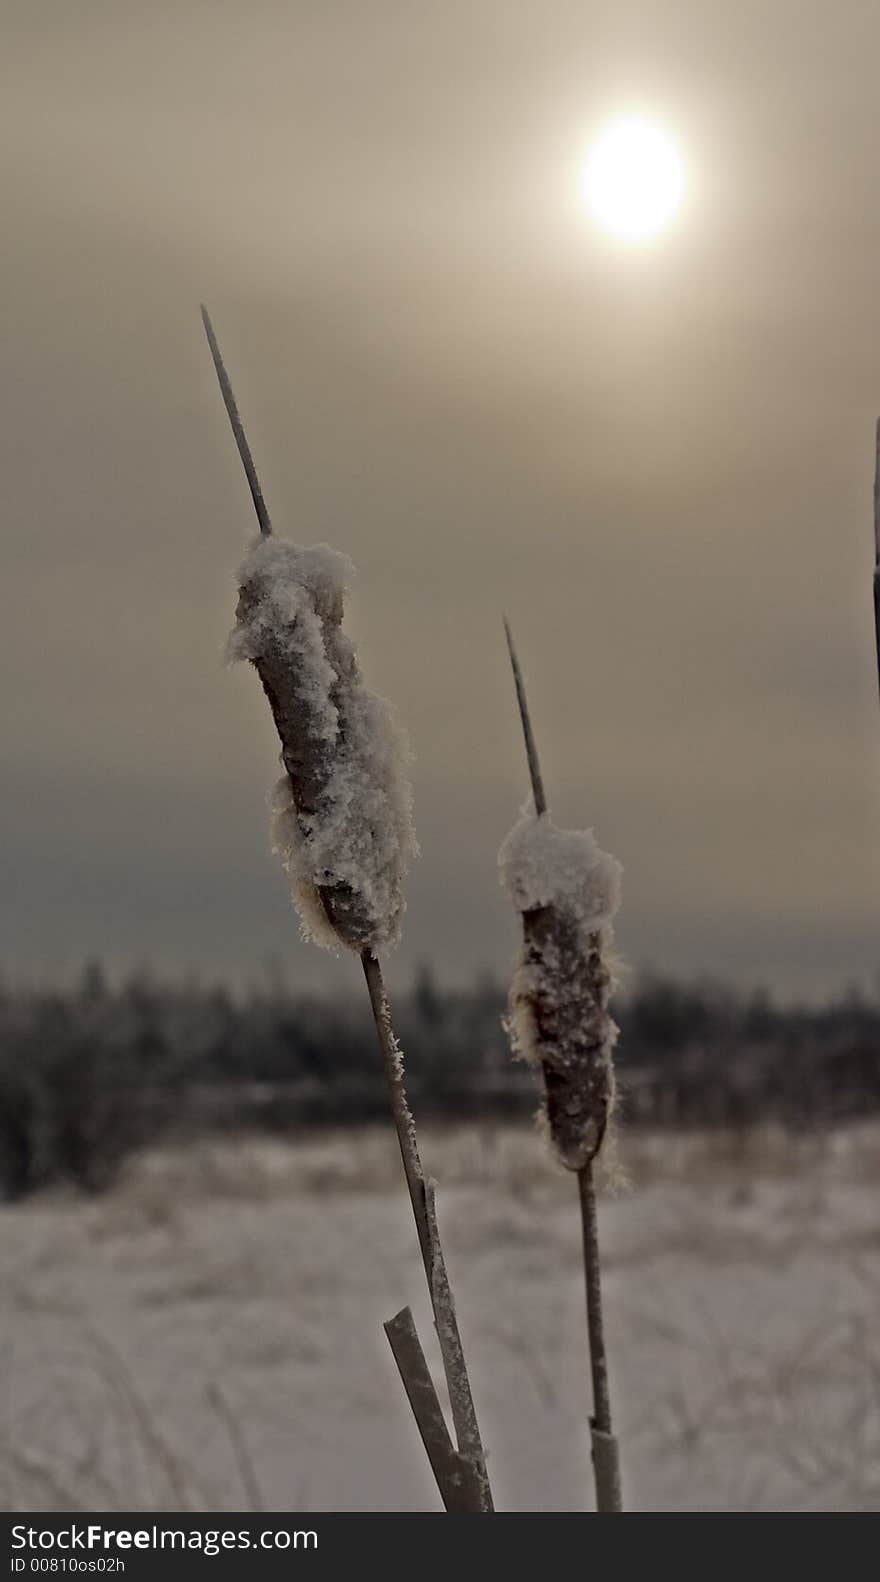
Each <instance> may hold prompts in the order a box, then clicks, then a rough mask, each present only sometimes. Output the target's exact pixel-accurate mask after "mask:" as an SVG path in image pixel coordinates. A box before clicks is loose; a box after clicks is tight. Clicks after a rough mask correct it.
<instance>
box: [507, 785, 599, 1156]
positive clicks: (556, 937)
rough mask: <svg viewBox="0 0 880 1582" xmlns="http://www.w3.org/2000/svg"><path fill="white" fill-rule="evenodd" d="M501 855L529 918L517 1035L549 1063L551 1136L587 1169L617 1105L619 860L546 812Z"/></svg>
mask: <svg viewBox="0 0 880 1582" xmlns="http://www.w3.org/2000/svg"><path fill="white" fill-rule="evenodd" d="M498 861H499V865H500V869H501V882H502V884H503V885H504V888H505V889H506V891H507V893H508V895H509V896H510V899H511V901H512V902H513V904H514V906H515V907H516V909H517V911H518V912H520V913H521V915H522V923H523V943H522V949H521V951H520V955H519V959H518V961H517V964H516V968H515V970H514V975H513V981H512V984H511V989H510V1015H509V1019H508V1031H509V1033H510V1037H511V1043H512V1045H513V1049H514V1052H515V1053H516V1054H518V1055H520V1056H522V1058H523V1059H525V1060H527V1061H528V1062H529V1063H530V1064H531V1065H533V1066H536V1067H538V1068H539V1069H540V1070H541V1071H542V1072H543V1076H544V1115H545V1120H546V1125H547V1129H548V1132H549V1135H550V1138H551V1140H552V1142H553V1145H554V1147H555V1148H556V1151H557V1153H558V1155H559V1158H560V1159H561V1161H562V1163H563V1164H564V1165H566V1166H567V1168H568V1169H569V1170H580V1169H582V1168H583V1166H584V1165H586V1164H588V1163H589V1162H590V1160H591V1159H593V1158H595V1156H596V1154H597V1152H598V1150H599V1148H600V1146H601V1143H602V1139H603V1137H604V1135H605V1129H606V1126H607V1124H608V1120H609V1118H610V1115H611V1111H612V1108H613V1104H614V1070H613V1066H612V1059H611V1057H612V1052H613V1049H614V1044H615V1041H616V1039H617V1027H616V1026H615V1024H614V1022H613V1021H612V1019H611V1016H610V1014H609V1012H608V999H609V995H610V992H611V987H612V977H611V970H610V966H609V954H610V946H611V919H612V917H613V915H614V913H615V911H616V910H617V906H618V903H619V899H620V875H621V868H620V864H619V863H618V862H616V861H615V859H614V858H613V857H609V856H608V855H607V853H606V852H603V851H600V849H599V847H598V846H597V844H596V841H595V839H594V837H593V832H592V830H584V831H577V830H563V829H557V827H556V825H555V824H553V823H552V822H551V819H550V817H549V814H547V813H546V812H542V813H540V814H535V813H532V812H528V813H525V814H524V815H523V816H522V818H521V819H520V820H519V822H518V823H517V824H516V825H515V826H514V828H513V829H512V830H511V832H510V834H509V835H508V837H507V839H506V840H505V842H504V844H503V846H502V847H501V851H500V853H499V858H498Z"/></svg>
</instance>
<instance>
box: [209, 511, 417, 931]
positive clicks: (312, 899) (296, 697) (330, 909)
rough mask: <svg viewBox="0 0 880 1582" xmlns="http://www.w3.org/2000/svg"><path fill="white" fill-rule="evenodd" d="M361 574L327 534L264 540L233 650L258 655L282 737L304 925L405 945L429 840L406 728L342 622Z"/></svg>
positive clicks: (288, 837)
mask: <svg viewBox="0 0 880 1582" xmlns="http://www.w3.org/2000/svg"><path fill="white" fill-rule="evenodd" d="M353 573H354V568H353V567H352V565H351V562H350V561H349V560H348V559H346V557H345V556H344V555H340V554H338V553H337V551H336V550H334V549H330V548H328V547H327V545H325V544H318V545H316V546H315V547H314V548H311V549H301V548H299V547H298V546H297V545H295V544H291V543H289V542H287V541H285V540H284V539H281V538H278V537H277V536H276V535H275V534H266V535H264V536H262V537H260V538H259V539H258V540H257V541H256V543H255V544H254V546H253V547H252V549H251V551H250V553H249V554H248V556H247V558H246V559H245V561H244V562H243V564H242V566H241V568H240V572H239V585H240V593H239V600H238V609H237V611H236V624H235V628H234V630H233V632H232V635H231V637H230V640H229V657H230V658H231V659H248V660H250V661H251V663H252V664H253V666H254V668H255V669H256V671H257V674H258V675H259V677H260V680H261V682H262V684H263V690H264V692H265V694H266V697H267V698H268V700H269V704H270V707H271V709H272V714H273V717H274V720H275V725H276V728H277V730H278V735H279V737H280V739H281V758H282V762H283V764H284V769H285V774H284V776H283V778H282V780H281V781H280V782H279V784H278V786H277V788H276V792H275V813H274V819H273V835H274V846H275V850H276V851H277V852H278V853H279V855H280V856H281V858H282V860H283V862H284V865H285V868H286V869H287V872H288V874H289V876H290V879H291V885H292V889H293V895H294V900H295V902H296V906H297V909H298V911H299V914H300V919H301V922H302V927H303V932H304V933H305V934H307V935H308V936H309V937H310V938H312V939H314V940H315V941H316V942H317V943H318V944H321V945H325V946H328V947H329V948H331V949H332V948H335V947H336V946H337V945H338V944H339V943H342V944H345V945H348V946H349V947H350V948H351V949H352V950H357V951H364V950H370V951H373V952H374V953H376V952H378V951H379V950H380V949H382V948H385V947H388V946H392V945H394V944H396V943H397V940H398V938H399V934H400V923H401V916H402V913H403V909H404V904H405V903H404V898H403V880H404V876H405V874H406V871H407V868H408V866H409V863H410V862H411V860H412V858H413V857H414V856H415V855H416V853H417V849H418V848H417V846H416V840H415V834H414V831H413V824H412V793H411V789H410V786H409V783H408V781H407V779H406V774H405V768H406V764H407V762H408V760H409V750H408V747H407V743H406V739H405V737H404V735H403V732H402V730H401V728H400V726H399V725H398V724H397V722H396V720H395V718H394V714H393V711H392V709H391V705H390V704H389V703H387V702H386V700H385V699H384V698H380V697H378V696H377V695H376V694H375V693H374V692H370V691H369V689H368V688H367V687H365V685H364V683H363V680H362V678H361V674H360V668H359V665H358V661H357V655H356V653H355V650H354V647H353V645H352V643H351V642H350V640H349V639H348V638H347V637H346V635H345V633H344V632H343V630H342V614H343V600H344V596H345V593H346V590H347V588H348V586H349V583H350V580H351V578H352V576H353Z"/></svg>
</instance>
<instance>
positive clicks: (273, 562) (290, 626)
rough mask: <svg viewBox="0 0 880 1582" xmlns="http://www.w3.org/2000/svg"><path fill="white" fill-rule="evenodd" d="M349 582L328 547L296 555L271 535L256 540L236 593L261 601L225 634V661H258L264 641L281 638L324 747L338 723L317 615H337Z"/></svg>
mask: <svg viewBox="0 0 880 1582" xmlns="http://www.w3.org/2000/svg"><path fill="white" fill-rule="evenodd" d="M354 576H355V570H354V566H353V565H352V562H351V561H350V560H349V558H348V556H347V555H342V554H340V553H339V551H338V550H336V549H331V548H330V545H329V544H314V545H312V547H311V548H310V549H300V547H299V545H297V544H291V543H290V542H289V540H287V539H285V538H279V537H278V536H277V535H276V534H275V533H272V534H269V535H268V536H266V537H263V536H262V535H261V536H260V537H259V538H258V539H257V540H256V542H255V543H254V544H253V546H252V547H251V549H250V551H249V553H248V554H247V555H246V556H245V559H244V560H243V561H242V563H241V565H240V567H239V570H238V582H239V587H242V588H243V587H246V586H249V585H250V586H254V585H259V588H260V598H259V601H258V602H256V603H255V604H254V606H253V608H252V609H251V610H249V612H248V615H247V618H246V619H245V620H237V621H236V623H235V626H234V627H233V629H232V631H231V632H230V634H229V639H228V641H227V644H226V658H227V661H228V662H229V663H230V664H232V663H234V662H235V661H236V660H239V659H251V660H255V659H259V657H260V654H261V653H262V652H263V649H264V647H265V644H266V642H267V640H270V639H272V638H273V637H277V636H278V635H279V634H281V633H283V634H284V642H285V646H286V648H287V652H288V655H289V657H290V662H291V664H292V665H294V666H295V667H296V670H297V676H298V688H299V690H300V691H305V692H306V695H307V700H308V702H309V703H310V704H311V706H312V707H313V709H314V711H315V722H316V724H317V727H318V728H319V729H320V732H321V735H322V737H323V739H324V740H325V741H327V742H333V741H335V739H336V735H337V731H338V724H339V721H338V710H337V708H336V706H335V704H334V703H333V701H332V699H331V697H330V692H331V689H332V687H333V685H334V682H335V681H336V671H335V670H334V668H333V665H332V664H331V662H330V659H329V658H328V656H327V653H326V646H325V634H324V619H322V615H324V614H325V613H326V612H329V611H331V610H335V609H337V608H338V609H339V610H341V607H342V600H343V599H344V597H345V594H346V593H347V592H348V589H349V588H350V587H351V584H352V582H353V581H354ZM319 612H320V613H319Z"/></svg>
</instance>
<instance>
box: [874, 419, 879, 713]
mask: <svg viewBox="0 0 880 1582" xmlns="http://www.w3.org/2000/svg"><path fill="white" fill-rule="evenodd" d="M874 636H875V642H877V682H878V685H880V418H878V419H877V432H875V449H874Z"/></svg>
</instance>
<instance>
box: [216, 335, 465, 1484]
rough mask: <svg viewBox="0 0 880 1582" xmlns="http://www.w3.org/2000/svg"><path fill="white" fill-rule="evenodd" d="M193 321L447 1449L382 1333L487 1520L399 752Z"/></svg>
mask: <svg viewBox="0 0 880 1582" xmlns="http://www.w3.org/2000/svg"><path fill="white" fill-rule="evenodd" d="M202 318H203V322H204V325H205V330H206V333H207V336H208V342H209V345H210V347H211V354H212V356H213V359H214V366H215V368H216V370H217V376H218V379H219V382H220V389H221V392H222V394H223V400H224V402H225V405H226V410H227V412H228V414H229V419H230V422H231V424H232V430H233V433H234V435H235V440H236V444H237V445H238V449H239V453H240V455H241V458H242V462H243V464H244V468H245V472H246V474H247V479H248V483H249V485H250V489H251V494H252V496H253V500H254V507H255V509H256V512H257V517H258V520H259V524H260V537H259V538H258V539H257V541H256V543H255V544H254V545H253V546H252V548H251V550H250V552H249V554H248V555H247V557H246V559H245V560H244V562H243V564H242V566H241V568H240V572H239V599H238V608H237V611H236V621H235V627H234V629H233V632H232V635H231V637H230V641H229V645H228V654H229V657H230V658H231V659H245V660H249V661H250V662H251V663H252V664H253V666H254V669H255V670H256V671H257V674H258V675H259V678H260V681H261V683H262V686H263V691H264V692H265V694H266V697H267V699H268V702H269V706H270V708H271V710H272V716H273V719H274V721H275V726H276V729H277V731H278V736H279V739H280V742H281V759H282V763H283V765H284V771H285V772H284V775H283V777H282V779H281V781H280V782H279V784H278V786H277V787H276V791H275V813H274V819H273V834H274V845H275V849H276V850H277V851H278V852H279V854H280V856H281V858H282V860H283V862H284V865H285V867H286V869H287V872H288V874H289V876H290V879H291V884H292V888H293V895H294V901H295V903H296V906H297V908H298V910H299V913H300V919H301V923H302V926H303V931H304V932H305V934H306V935H307V936H308V937H309V938H311V939H313V940H314V941H315V942H316V943H318V944H320V945H325V946H328V947H330V948H335V947H336V946H337V945H339V944H342V945H345V946H347V947H348V948H349V949H350V950H353V951H356V952H357V953H358V954H359V956H360V959H361V963H362V966H363V970H364V976H365V978H366V984H367V990H368V993H369V997H370V1005H371V1008H372V1012H373V1019H374V1022H375V1026H376V1034H377V1038H378V1042H379V1048H380V1051H381V1054H382V1059H383V1064H384V1068H385V1077H386V1081H387V1085H388V1093H389V1100H390V1105H391V1113H392V1117H393V1120H394V1125H395V1129H396V1132H397V1140H398V1144H399V1147H400V1153H401V1159H402V1162H403V1169H404V1175H405V1178H406V1184H407V1188H408V1191H409V1196H410V1201H411V1204H412V1210H413V1217H414V1219H415V1224H416V1231H417V1234H418V1239H419V1247H420V1251H421V1254H422V1261H423V1263H424V1267H425V1275H426V1278H427V1281H428V1290H429V1294H430V1298H431V1305H432V1308H433V1311H434V1320H435V1324H436V1328H437V1336H438V1340H439V1343H440V1350H441V1354H442V1357H443V1365H444V1369H445V1373H446V1381H447V1386H448V1389H449V1398H450V1405H451V1409H452V1417H453V1426H454V1429H455V1434H456V1445H455V1446H454V1445H453V1444H452V1441H451V1438H450V1436H449V1432H448V1429H447V1427H446V1422H445V1419H444V1417H443V1413H442V1410H441V1408H440V1404H439V1401H438V1399H437V1395H436V1392H435V1390H434V1386H433V1383H432V1381H431V1378H430V1375H429V1373H428V1370H427V1365H426V1363H425V1360H424V1354H423V1353H422V1350H421V1346H420V1343H419V1341H418V1336H417V1335H416V1333H415V1327H414V1325H413V1322H412V1314H411V1313H410V1311H409V1309H408V1308H405V1309H403V1310H402V1311H401V1312H400V1313H398V1314H396V1315H395V1317H394V1318H393V1319H391V1320H389V1322H388V1323H387V1324H386V1326H385V1329H386V1333H387V1335H388V1339H389V1342H390V1344H391V1348H392V1351H393V1353H394V1357H395V1360H396V1362H397V1366H398V1369H399V1370H400V1374H401V1377H402V1379H403V1383H404V1386H405V1388H406V1391H407V1395H408V1397H409V1399H410V1403H411V1405H412V1408H413V1413H414V1416H415V1418H416V1423H417V1425H418V1428H419V1431H420V1433H421V1435H422V1439H423V1443H424V1445H425V1449H426V1451H427V1454H428V1457H429V1460H430V1463H431V1467H432V1469H433V1471H434V1474H435V1477H436V1479H437V1484H438V1488H439V1489H440V1493H441V1496H442V1498H443V1502H444V1504H445V1506H446V1508H447V1510H459V1511H481V1512H486V1511H491V1510H492V1509H493V1505H492V1495H491V1491H490V1488H489V1481H488V1477H487V1475H486V1466H485V1455H484V1452H483V1446H482V1441H481V1438H480V1432H479V1428H478V1425H477V1418H476V1412H475V1409H474V1403H473V1398H472V1395H471V1389H470V1383H469V1380H468V1375H467V1369H466V1367H465V1360H464V1352H463V1350H462V1345H461V1336H460V1334H459V1330H458V1321H457V1319H456V1315H455V1304H454V1302H453V1299H452V1292H451V1290H450V1286H449V1279H448V1276H447V1273H446V1264H445V1260H444V1257H443V1249H442V1246H441V1243H440V1235H439V1231H438V1228H437V1219H436V1211H435V1206H434V1193H433V1187H432V1184H431V1183H430V1182H429V1181H427V1180H426V1178H425V1175H424V1171H423V1169H422V1163H421V1159H420V1157H419V1150H418V1143H417V1139H416V1131H415V1125H414V1123H413V1118H412V1114H411V1111H410V1108H409V1104H408V1102H407V1097H406V1088H405V1083H404V1065H403V1055H402V1052H401V1049H400V1046H399V1044H398V1043H397V1040H396V1038H395V1036H394V1029H393V1024H392V1019H391V1008H390V1005H389V1002H388V996H387V993H386V990H385V984H384V980H383V975H382V968H381V965H380V961H379V952H380V951H381V950H383V949H386V948H388V947H390V946H393V945H395V944H396V943H397V941H398V939H399V935H400V924H401V917H402V914H403V909H404V896H403V880H404V877H405V874H406V871H407V868H408V866H409V863H410V862H411V860H412V858H413V857H414V856H415V855H416V852H417V846H416V840H415V834H414V830H413V823H412V793H411V790H410V787H409V783H408V781H407V779H406V773H405V770H406V764H407V762H408V758H409V751H408V747H407V744H406V739H405V737H404V735H403V732H402V731H401V729H400V727H399V725H398V724H397V722H396V720H395V718H394V714H393V711H392V709H391V706H390V705H389V704H388V703H387V702H386V701H385V699H384V698H380V697H378V696H377V695H376V694H375V693H373V692H371V691H370V690H369V689H368V688H367V687H366V686H365V684H364V681H363V678H362V676H361V672H360V667H359V665H358V660H357V655H356V653H355V650H354V647H353V645H352V644H351V642H350V640H349V639H348V637H347V636H346V635H345V633H344V632H343V630H342V617H343V605H344V596H345V592H346V590H347V588H348V586H349V583H350V580H351V576H352V566H351V563H350V561H348V560H347V559H346V557H345V556H344V555H340V554H338V553H337V551H336V550H333V549H330V548H328V546H327V545H325V544H319V545H317V546H315V547H313V548H311V549H303V548H299V547H298V546H297V545H294V544H291V543H288V542H286V541H284V540H280V539H278V538H276V537H275V535H274V534H273V533H272V525H271V521H270V519H269V513H268V510H267V509H266V504H265V501H264V499H263V493H262V490H261V488H260V484H259V480H258V478H257V474H256V469H255V467H254V464H253V459H252V457H251V453H250V449H249V447H248V443H247V440H246V438H245V434H244V428H243V426H242V423H241V419H240V417H239V414H238V408H237V406H236V403H235V397H234V395H233V393H232V386H231V385H230V382H229V378H228V376H227V373H226V369H225V367H224V365H223V359H222V357H221V354H220V348H219V346H218V345H217V339H216V336H215V335H214V331H213V327H212V325H211V321H210V319H209V317H208V314H207V311H206V310H205V309H204V308H203V309H202Z"/></svg>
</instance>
